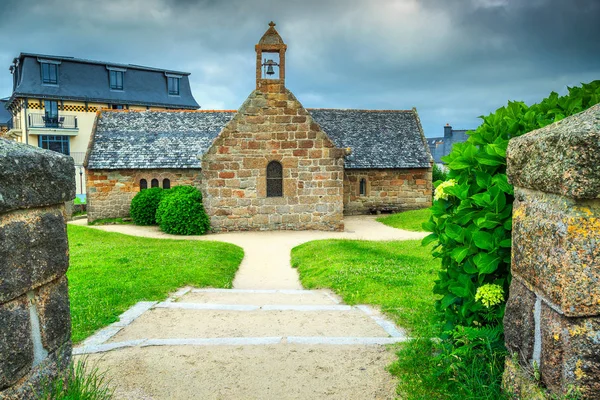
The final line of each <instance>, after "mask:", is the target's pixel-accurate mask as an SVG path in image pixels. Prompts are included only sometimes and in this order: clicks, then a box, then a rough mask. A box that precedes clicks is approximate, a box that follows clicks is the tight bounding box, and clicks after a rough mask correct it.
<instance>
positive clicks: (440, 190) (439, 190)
mask: <svg viewBox="0 0 600 400" xmlns="http://www.w3.org/2000/svg"><path fill="white" fill-rule="evenodd" d="M456 183H457V182H456V180H454V179H450V180H448V181H446V182H442V183H440V184H439V185H438V187H436V188H435V194H434V195H433V199H434V200H440V199H444V200H448V196H449V194H448V193H446V192H445V190H444V189H446V188H449V187H452V186H455V185H456Z"/></svg>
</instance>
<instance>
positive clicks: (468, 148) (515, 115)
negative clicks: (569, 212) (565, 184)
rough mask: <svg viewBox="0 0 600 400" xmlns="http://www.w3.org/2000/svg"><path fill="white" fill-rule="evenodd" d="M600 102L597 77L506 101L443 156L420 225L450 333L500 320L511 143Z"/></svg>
mask: <svg viewBox="0 0 600 400" xmlns="http://www.w3.org/2000/svg"><path fill="white" fill-rule="evenodd" d="M596 103H600V81H594V82H591V83H589V84H584V85H582V86H581V87H574V88H569V94H567V95H566V96H559V95H558V94H557V93H554V92H553V93H551V94H550V96H549V97H548V98H546V99H544V100H543V101H542V102H541V103H539V104H534V105H532V106H531V107H528V106H527V105H525V103H522V102H509V103H508V105H507V106H506V107H502V108H499V109H498V110H496V112H495V113H493V114H490V115H488V116H487V117H481V118H482V119H483V123H482V124H481V125H480V126H479V127H478V128H477V129H476V130H475V131H473V132H470V135H469V139H468V140H467V141H466V142H465V143H457V144H455V145H454V146H453V149H452V152H451V153H450V154H449V155H448V156H446V157H444V158H443V160H444V161H445V162H447V163H448V168H449V171H448V178H449V180H448V181H446V182H444V183H443V184H440V185H438V186H437V188H436V194H435V196H434V202H433V206H432V207H431V213H432V216H431V218H430V220H429V222H427V223H425V224H423V227H424V228H425V229H426V230H428V231H430V232H432V233H431V234H430V235H429V236H427V237H426V238H425V239H423V244H424V245H427V244H429V243H432V242H433V243H435V247H434V250H433V253H432V254H433V256H434V257H437V258H440V259H441V261H442V271H441V272H440V275H439V280H437V281H436V285H435V287H434V292H435V293H437V294H439V295H441V296H442V297H441V299H440V300H439V301H438V302H437V304H436V307H437V309H438V311H439V312H440V313H442V314H443V315H444V319H445V328H446V330H447V331H450V330H452V329H454V328H455V327H457V326H465V327H482V326H483V327H485V326H489V327H494V326H500V329H501V326H502V318H503V316H504V308H505V304H506V299H507V298H508V288H509V284H510V278H511V277H510V261H511V258H510V257H511V228H512V203H513V187H512V185H510V184H509V183H508V181H507V177H506V148H507V146H508V141H509V140H510V139H511V138H513V137H517V136H520V135H523V134H524V133H527V132H530V131H532V130H535V129H538V128H541V127H544V126H546V125H548V124H551V123H553V122H556V121H559V120H561V119H563V118H565V117H567V116H570V115H573V114H576V113H578V112H581V111H583V110H585V109H587V108H589V107H591V106H592V105H594V104H596Z"/></svg>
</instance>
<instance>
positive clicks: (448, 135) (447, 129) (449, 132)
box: [444, 124, 452, 139]
mask: <svg viewBox="0 0 600 400" xmlns="http://www.w3.org/2000/svg"><path fill="white" fill-rule="evenodd" d="M451 137H452V127H451V126H450V124H446V126H444V139H449V138H451Z"/></svg>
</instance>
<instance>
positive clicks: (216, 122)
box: [88, 109, 431, 169]
mask: <svg viewBox="0 0 600 400" xmlns="http://www.w3.org/2000/svg"><path fill="white" fill-rule="evenodd" d="M308 111H309V113H310V114H311V116H312V117H313V119H314V120H315V121H316V122H317V123H318V124H319V125H320V126H321V128H322V129H323V131H324V132H325V133H327V135H329V137H330V138H331V140H332V141H333V142H334V144H335V145H336V146H337V147H339V148H347V147H350V148H351V149H352V154H351V155H349V156H347V157H346V160H345V167H346V168H348V169H361V168H429V167H430V160H431V156H430V154H429V151H428V149H427V145H426V143H425V138H424V136H423V134H422V130H421V124H420V122H419V120H418V116H417V114H416V111H414V110H409V111H373V110H332V109H308ZM234 114H235V111H188V112H185V111H182V112H164V111H143V112H122V111H120V112H119V111H103V112H102V113H101V114H100V116H99V117H98V121H97V126H96V130H95V133H94V134H93V136H92V146H91V150H90V152H89V154H88V168H89V169H153V168H201V165H200V161H199V160H198V159H197V156H198V155H201V154H204V153H205V152H206V151H207V150H208V149H209V147H210V145H211V144H212V142H213V140H214V139H215V138H216V137H217V135H218V134H219V133H220V132H221V130H222V129H223V128H224V127H225V125H226V124H227V122H229V121H230V120H231V119H232V118H233V116H234Z"/></svg>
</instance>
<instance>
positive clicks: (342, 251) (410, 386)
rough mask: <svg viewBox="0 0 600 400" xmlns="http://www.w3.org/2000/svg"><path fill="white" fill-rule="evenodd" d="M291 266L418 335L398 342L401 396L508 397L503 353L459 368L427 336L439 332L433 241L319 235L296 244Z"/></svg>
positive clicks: (314, 283)
mask: <svg viewBox="0 0 600 400" xmlns="http://www.w3.org/2000/svg"><path fill="white" fill-rule="evenodd" d="M315 255H318V256H315ZM292 265H293V266H294V267H296V268H298V271H299V273H300V280H301V282H302V284H303V285H304V286H305V287H306V288H311V289H313V288H331V289H332V290H333V291H335V292H336V293H337V294H338V295H340V296H341V297H342V298H343V299H344V301H345V302H346V303H348V304H361V303H366V304H372V305H378V306H380V307H381V309H382V310H383V311H384V312H385V313H386V314H387V315H388V316H389V317H390V318H391V319H393V320H394V322H396V324H398V325H399V326H401V327H403V328H406V329H407V330H408V333H409V335H410V336H411V337H412V338H413V340H411V341H409V342H407V343H404V344H401V345H396V351H397V354H398V360H397V361H396V362H395V363H394V364H392V365H391V366H390V367H389V370H390V372H391V373H392V374H393V375H395V376H397V377H398V380H399V383H398V388H397V391H398V395H399V396H400V398H403V399H448V400H454V399H456V400H459V399H460V400H465V399H494V400H497V399H501V398H504V396H503V395H502V393H501V392H500V385H499V383H500V378H501V368H499V366H501V365H502V362H503V360H504V355H503V354H502V355H498V356H496V355H494V354H492V355H491V356H490V357H487V358H486V357H479V356H478V355H475V356H473V354H465V355H464V357H462V360H463V361H460V360H458V366H459V368H458V369H456V368H454V367H453V366H452V363H453V362H455V363H456V362H457V359H456V357H455V356H453V355H448V353H447V352H446V351H445V347H444V344H443V343H439V342H435V341H432V340H430V338H434V337H438V336H439V335H440V333H441V326H440V325H441V324H439V323H438V322H439V314H438V313H437V312H436V310H435V307H434V303H435V301H436V299H437V298H438V296H436V295H434V294H433V292H432V288H433V285H434V281H435V280H436V279H437V272H438V271H439V269H440V260H439V259H434V258H433V257H432V256H431V247H430V246H427V247H422V246H421V243H420V241H415V240H410V241H395V242H368V241H358V240H357V241H352V240H319V241H314V242H308V243H305V244H302V245H300V246H298V247H296V248H294V249H293V250H292ZM490 359H492V360H495V362H493V363H490V362H489V360H490ZM455 365H456V364H455ZM490 365H493V367H494V368H491V367H490Z"/></svg>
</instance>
